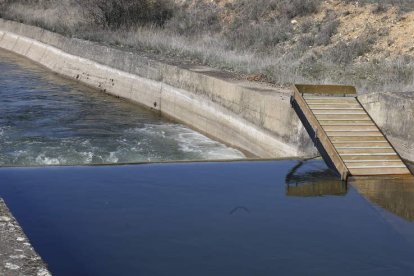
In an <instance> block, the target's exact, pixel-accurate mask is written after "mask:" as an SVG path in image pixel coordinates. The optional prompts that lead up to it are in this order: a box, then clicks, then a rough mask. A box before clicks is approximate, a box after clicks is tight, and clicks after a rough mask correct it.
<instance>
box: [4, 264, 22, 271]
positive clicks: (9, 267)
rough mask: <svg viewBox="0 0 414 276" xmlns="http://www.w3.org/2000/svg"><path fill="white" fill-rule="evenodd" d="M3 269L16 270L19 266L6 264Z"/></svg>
mask: <svg viewBox="0 0 414 276" xmlns="http://www.w3.org/2000/svg"><path fill="white" fill-rule="evenodd" d="M4 267H5V268H7V269H10V270H17V269H19V268H20V266H18V265H15V264H12V263H6V264H5V265H4Z"/></svg>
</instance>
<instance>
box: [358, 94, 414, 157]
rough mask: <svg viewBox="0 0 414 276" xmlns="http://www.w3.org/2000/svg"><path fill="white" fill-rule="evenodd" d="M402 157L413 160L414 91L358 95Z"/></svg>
mask: <svg viewBox="0 0 414 276" xmlns="http://www.w3.org/2000/svg"><path fill="white" fill-rule="evenodd" d="M358 99H359V101H360V102H361V104H362V105H363V106H364V108H365V109H366V110H367V111H368V113H369V115H370V116H371V117H372V118H373V119H374V121H375V123H376V124H377V125H378V126H379V127H380V129H381V130H382V132H383V133H384V134H385V136H386V137H387V138H388V139H389V140H390V142H391V144H392V145H393V146H394V148H395V149H396V150H397V151H398V153H399V154H400V155H401V157H402V158H404V159H406V160H409V161H411V162H413V161H414V92H400V93H397V92H394V93H392V92H387V93H372V94H365V95H361V96H359V97H358Z"/></svg>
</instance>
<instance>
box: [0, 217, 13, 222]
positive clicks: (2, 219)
mask: <svg viewBox="0 0 414 276" xmlns="http://www.w3.org/2000/svg"><path fill="white" fill-rule="evenodd" d="M9 221H11V218H9V217H6V216H0V222H9Z"/></svg>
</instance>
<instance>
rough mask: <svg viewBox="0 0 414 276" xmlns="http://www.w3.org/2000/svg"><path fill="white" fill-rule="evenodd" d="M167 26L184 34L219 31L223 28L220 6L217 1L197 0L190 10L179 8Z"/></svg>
mask: <svg viewBox="0 0 414 276" xmlns="http://www.w3.org/2000/svg"><path fill="white" fill-rule="evenodd" d="M165 27H166V28H167V29H169V30H172V31H174V32H177V33H179V34H182V35H194V34H199V33H204V32H218V31H220V29H221V26H220V22H219V8H218V6H217V5H216V4H215V3H206V2H203V1H201V2H200V1H197V2H196V3H195V5H193V6H192V8H191V9H190V10H189V12H187V11H186V10H185V9H184V8H181V9H179V8H177V9H175V12H174V16H173V17H172V18H171V19H170V20H169V21H168V22H167V23H166V25H165Z"/></svg>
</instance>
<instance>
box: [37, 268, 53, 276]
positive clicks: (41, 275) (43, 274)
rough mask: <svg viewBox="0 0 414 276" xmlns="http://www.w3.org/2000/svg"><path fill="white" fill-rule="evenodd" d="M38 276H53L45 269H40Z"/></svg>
mask: <svg viewBox="0 0 414 276" xmlns="http://www.w3.org/2000/svg"><path fill="white" fill-rule="evenodd" d="M37 276H51V274H50V273H49V271H47V270H46V269H44V268H41V269H39V271H38V272H37Z"/></svg>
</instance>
